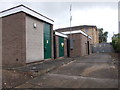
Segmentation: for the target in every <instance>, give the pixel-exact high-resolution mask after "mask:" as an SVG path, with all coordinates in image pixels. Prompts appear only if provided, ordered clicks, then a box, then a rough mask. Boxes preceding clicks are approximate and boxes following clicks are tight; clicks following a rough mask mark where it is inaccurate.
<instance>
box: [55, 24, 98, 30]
mask: <svg viewBox="0 0 120 90" xmlns="http://www.w3.org/2000/svg"><path fill="white" fill-rule="evenodd" d="M70 28H71V29H72V30H77V29H78V30H79V29H82V28H96V29H97V27H96V26H95V25H80V26H72V27H65V28H59V29H56V30H55V31H62V30H66V31H69V30H70Z"/></svg>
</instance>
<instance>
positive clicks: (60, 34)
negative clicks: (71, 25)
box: [55, 32, 68, 38]
mask: <svg viewBox="0 0 120 90" xmlns="http://www.w3.org/2000/svg"><path fill="white" fill-rule="evenodd" d="M55 35H58V36H61V37H65V38H67V37H68V36H67V35H65V34H62V33H59V32H55Z"/></svg>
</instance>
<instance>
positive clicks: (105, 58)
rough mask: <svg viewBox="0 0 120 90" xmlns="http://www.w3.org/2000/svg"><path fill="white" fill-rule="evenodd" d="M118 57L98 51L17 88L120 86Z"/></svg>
mask: <svg viewBox="0 0 120 90" xmlns="http://www.w3.org/2000/svg"><path fill="white" fill-rule="evenodd" d="M115 61H116V58H114V57H111V54H109V53H96V54H91V55H89V56H85V57H81V58H75V60H74V61H73V62H71V63H68V64H65V65H63V66H61V67H59V68H58V69H55V70H53V71H51V72H48V73H46V74H44V75H42V76H37V77H35V78H33V79H31V80H29V81H27V82H26V83H24V84H22V85H19V86H17V87H16V88H46V87H47V88H118V70H117V64H115Z"/></svg>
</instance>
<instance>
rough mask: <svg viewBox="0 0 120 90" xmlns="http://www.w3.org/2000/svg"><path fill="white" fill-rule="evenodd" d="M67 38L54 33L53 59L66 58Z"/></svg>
mask: <svg viewBox="0 0 120 90" xmlns="http://www.w3.org/2000/svg"><path fill="white" fill-rule="evenodd" d="M67 40H68V36H67V35H64V34H62V33H59V32H54V34H53V42H54V59H56V58H61V57H67V56H68V51H67V50H68V48H67V47H68V45H67Z"/></svg>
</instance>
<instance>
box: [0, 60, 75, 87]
mask: <svg viewBox="0 0 120 90" xmlns="http://www.w3.org/2000/svg"><path fill="white" fill-rule="evenodd" d="M74 60H75V59H74V58H64V59H63V58H61V59H56V60H46V61H43V62H38V63H35V64H28V65H26V66H6V67H5V66H4V67H3V68H2V86H3V88H13V87H16V86H18V85H21V84H23V83H25V82H26V81H28V80H31V79H33V78H35V77H37V76H39V75H42V74H44V73H47V72H49V71H51V70H54V69H57V68H58V67H60V66H62V65H65V64H68V63H70V62H73V61H74Z"/></svg>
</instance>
